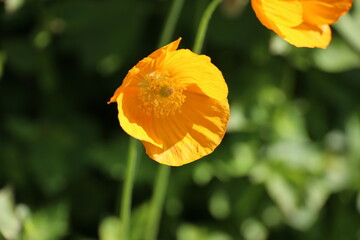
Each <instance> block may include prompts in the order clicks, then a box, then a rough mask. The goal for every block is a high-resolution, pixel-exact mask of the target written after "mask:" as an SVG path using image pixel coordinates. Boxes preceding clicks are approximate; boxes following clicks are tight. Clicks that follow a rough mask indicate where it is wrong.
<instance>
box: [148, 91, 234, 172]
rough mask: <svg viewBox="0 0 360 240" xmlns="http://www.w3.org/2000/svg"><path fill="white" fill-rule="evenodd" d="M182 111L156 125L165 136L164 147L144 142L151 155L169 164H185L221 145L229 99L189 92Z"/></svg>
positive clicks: (157, 132)
mask: <svg viewBox="0 0 360 240" xmlns="http://www.w3.org/2000/svg"><path fill="white" fill-rule="evenodd" d="M186 99H187V100H186V102H185V104H184V106H183V108H182V111H181V113H179V114H176V115H173V116H171V117H169V118H167V119H161V120H159V121H157V122H156V123H155V124H154V129H155V130H154V131H155V132H156V134H157V135H158V136H161V137H162V138H163V139H164V145H163V147H157V146H155V145H153V144H151V143H149V142H146V141H144V142H143V143H144V146H145V149H146V153H147V154H148V155H149V157H150V158H152V159H154V160H156V161H158V162H160V163H162V164H166V165H170V166H181V165H184V164H187V163H190V162H193V161H195V160H197V159H199V158H201V157H203V156H205V155H208V154H210V153H211V152H213V151H214V149H215V148H216V147H217V146H218V145H219V144H220V142H221V140H222V138H223V136H224V134H225V131H226V126H227V122H228V120H229V105H228V102H227V100H226V99H223V100H222V101H218V100H215V99H212V98H210V97H205V96H204V95H203V94H198V93H192V92H187V93H186Z"/></svg>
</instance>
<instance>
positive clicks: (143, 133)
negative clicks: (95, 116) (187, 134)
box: [117, 87, 163, 147]
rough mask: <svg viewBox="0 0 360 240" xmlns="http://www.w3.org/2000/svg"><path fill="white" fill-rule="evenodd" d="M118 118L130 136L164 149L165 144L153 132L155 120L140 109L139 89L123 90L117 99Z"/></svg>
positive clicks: (129, 88)
mask: <svg viewBox="0 0 360 240" xmlns="http://www.w3.org/2000/svg"><path fill="white" fill-rule="evenodd" d="M117 104H118V112H119V113H118V118H119V122H120V125H121V127H122V128H123V129H124V131H125V132H126V133H127V134H129V135H130V136H132V137H134V138H136V139H139V140H141V141H147V142H150V143H152V144H153V145H155V146H158V147H162V145H163V142H162V140H161V139H160V138H158V137H157V136H156V134H155V133H154V131H153V124H154V121H153V118H152V117H149V116H148V115H146V114H144V112H143V110H142V109H141V108H140V107H139V106H140V104H139V99H138V90H137V88H131V87H128V88H126V89H125V88H123V89H122V91H121V92H120V93H119V95H118V98H117Z"/></svg>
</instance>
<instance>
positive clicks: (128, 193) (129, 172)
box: [120, 137, 138, 240]
mask: <svg viewBox="0 0 360 240" xmlns="http://www.w3.org/2000/svg"><path fill="white" fill-rule="evenodd" d="M137 145H138V141H137V140H136V139H135V138H133V137H130V140H129V152H128V161H127V169H126V176H125V180H124V187H123V191H122V201H121V208H120V220H121V230H122V231H121V235H122V240H128V239H129V228H130V217H131V198H132V189H133V186H134V178H135V169H136V162H137Z"/></svg>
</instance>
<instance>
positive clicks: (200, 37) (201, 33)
mask: <svg viewBox="0 0 360 240" xmlns="http://www.w3.org/2000/svg"><path fill="white" fill-rule="evenodd" d="M221 2H222V0H213V1H212V2H211V3H210V4H209V5H208V6H207V8H206V9H205V12H204V14H203V16H202V18H201V21H200V24H199V28H198V31H197V34H196V38H195V44H194V47H193V52H194V53H197V54H200V53H201V50H202V47H203V44H204V40H205V34H206V31H207V27H208V25H209V21H210V19H211V16H212V15H213V13H214V11H215V9H216V7H217V6H218V5H219V4H220V3H221Z"/></svg>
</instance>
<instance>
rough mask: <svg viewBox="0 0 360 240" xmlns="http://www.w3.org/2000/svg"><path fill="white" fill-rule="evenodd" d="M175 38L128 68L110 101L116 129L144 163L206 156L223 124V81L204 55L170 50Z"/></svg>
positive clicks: (222, 131) (226, 113) (225, 119)
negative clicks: (140, 151)
mask: <svg viewBox="0 0 360 240" xmlns="http://www.w3.org/2000/svg"><path fill="white" fill-rule="evenodd" d="M180 40H181V39H180V38H179V39H178V40H176V41H174V42H172V43H170V44H168V45H166V46H164V47H162V48H160V49H158V50H156V51H155V52H153V53H152V54H150V55H149V56H148V57H146V58H144V59H143V60H141V61H140V62H139V63H138V64H136V66H135V67H133V68H132V69H131V70H130V71H129V72H128V74H127V75H126V77H125V79H124V81H123V83H122V85H121V86H120V87H119V88H118V89H117V90H116V91H115V93H114V96H113V97H112V98H111V99H110V101H109V103H110V102H115V101H116V102H117V104H118V112H119V114H118V118H119V121H120V125H121V127H122V128H123V129H124V130H125V132H127V133H128V134H129V135H131V136H132V137H134V138H137V139H139V140H141V141H142V142H143V144H144V146H145V149H146V153H147V154H148V155H149V157H150V158H152V159H154V160H155V161H158V162H160V163H162V164H166V165H170V166H180V165H183V164H186V163H190V162H192V161H195V160H197V159H199V158H201V157H203V156H205V155H207V154H210V153H211V152H213V151H214V149H215V148H216V147H217V146H218V145H219V144H220V142H221V140H222V138H223V136H224V134H225V130H226V126H227V123H228V120H229V104H228V100H227V94H228V88H227V85H226V83H225V80H224V78H223V76H222V74H221V72H220V71H219V69H217V68H216V67H215V66H214V65H213V64H212V63H211V62H210V58H209V57H207V56H204V55H197V54H195V53H193V52H191V51H190V50H187V49H180V50H176V49H177V47H178V45H179V43H180Z"/></svg>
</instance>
